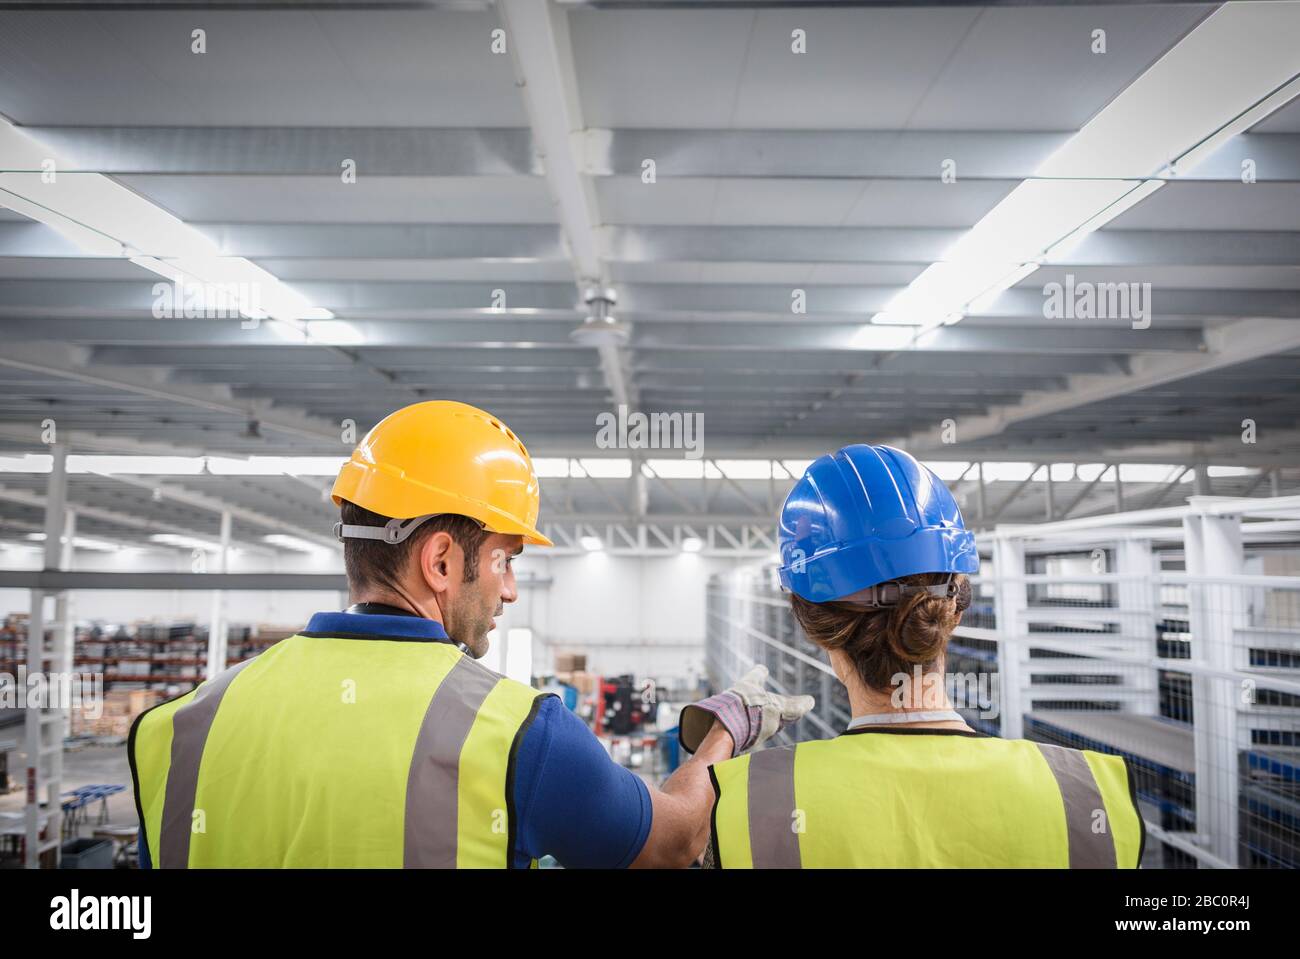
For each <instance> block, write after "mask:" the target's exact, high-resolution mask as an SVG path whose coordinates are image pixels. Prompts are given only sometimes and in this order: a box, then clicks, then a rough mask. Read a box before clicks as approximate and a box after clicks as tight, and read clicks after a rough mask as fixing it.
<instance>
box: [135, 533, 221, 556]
mask: <svg viewBox="0 0 1300 959" xmlns="http://www.w3.org/2000/svg"><path fill="white" fill-rule="evenodd" d="M149 539H150V540H152V541H153V542H155V543H161V544H163V545H164V546H179V547H181V548H182V549H201V550H204V551H205V552H209V553H219V552H221V545H220V544H219V543H212V542H209V541H208V540H204V539H199V538H198V537H196V536H183V535H181V534H179V533H154V534H153V535H152V536H150V537H149Z"/></svg>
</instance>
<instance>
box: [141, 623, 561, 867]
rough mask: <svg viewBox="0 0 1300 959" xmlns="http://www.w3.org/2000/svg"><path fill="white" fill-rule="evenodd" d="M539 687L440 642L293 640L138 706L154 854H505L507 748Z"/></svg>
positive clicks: (177, 861)
mask: <svg viewBox="0 0 1300 959" xmlns="http://www.w3.org/2000/svg"><path fill="white" fill-rule="evenodd" d="M541 695H542V694H539V693H538V692H537V691H536V690H534V689H532V688H530V687H528V686H525V685H523V684H522V683H516V682H514V681H512V680H509V679H505V678H503V677H501V676H499V675H497V674H496V673H493V672H491V671H490V670H488V669H486V668H485V667H483V666H481V665H480V664H479V663H477V662H475V661H474V660H472V659H470V658H469V657H467V656H465V655H464V654H462V653H461V652H459V651H458V650H457V649H456V648H455V647H454V646H451V645H450V644H447V643H425V642H405V641H397V640H379V639H377V640H374V641H370V640H364V639H341V638H338V639H335V638H319V637H303V636H294V637H291V638H289V639H286V640H284V641H282V642H280V643H277V644H276V645H275V646H272V647H271V648H270V649H268V650H267V651H266V652H264V653H263V654H262V655H261V656H259V657H257V658H255V659H252V660H248V661H246V662H244V663H240V664H239V665H238V666H236V667H233V668H232V669H229V670H226V671H225V672H223V673H221V674H220V675H219V676H217V677H216V678H215V679H214V680H211V681H209V682H206V683H204V684H203V685H201V686H200V687H199V688H198V689H197V690H195V691H193V692H190V693H187V694H186V695H184V696H182V697H179V698H178V699H175V700H172V701H170V702H168V703H164V704H162V705H161V706H158V707H155V708H154V709H152V710H149V711H148V712H146V713H144V714H142V715H141V716H140V717H139V719H137V721H136V724H135V727H134V729H133V730H132V734H131V740H130V743H129V748H128V751H129V755H130V759H131V764H132V772H133V775H134V777H135V780H136V794H137V805H138V808H139V811H140V816H141V825H142V827H143V830H144V835H145V841H146V842H147V843H148V848H149V852H150V857H151V860H152V861H153V862H154V863H155V864H156V865H158V866H161V867H164V868H168V867H170V868H176V867H180V868H185V867H197V866H254V867H256V866H303V867H311V866H436V867H452V866H461V867H465V866H469V867H484V866H507V865H511V863H510V856H511V854H512V853H511V850H512V848H513V845H514V842H513V840H514V831H515V828H516V823H515V817H514V810H513V809H512V798H513V797H511V796H510V795H509V790H510V789H511V788H513V776H512V767H513V762H514V752H515V749H516V747H517V742H518V740H519V738H521V734H522V732H523V731H524V730H525V729H526V728H527V726H528V724H529V722H530V721H531V718H532V717H533V716H534V715H535V712H536V707H537V706H538V705H539V704H540V700H541Z"/></svg>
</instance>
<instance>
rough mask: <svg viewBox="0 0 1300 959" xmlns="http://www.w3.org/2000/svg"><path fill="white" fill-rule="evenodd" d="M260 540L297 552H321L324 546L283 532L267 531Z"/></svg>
mask: <svg viewBox="0 0 1300 959" xmlns="http://www.w3.org/2000/svg"><path fill="white" fill-rule="evenodd" d="M262 542H263V543H270V544H271V545H272V546H279V547H281V548H282V549H291V550H294V551H295V552H298V553H321V552H324V551H325V547H324V546H319V545H317V544H316V543H310V542H308V541H307V540H305V539H299V538H298V537H297V536H288V535H286V534H284V533H268V534H267V535H266V536H263V537H262Z"/></svg>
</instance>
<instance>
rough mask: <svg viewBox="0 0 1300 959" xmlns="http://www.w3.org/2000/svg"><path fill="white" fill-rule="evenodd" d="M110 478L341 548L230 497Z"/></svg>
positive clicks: (121, 477) (115, 475)
mask: <svg viewBox="0 0 1300 959" xmlns="http://www.w3.org/2000/svg"><path fill="white" fill-rule="evenodd" d="M100 475H102V476H104V477H105V478H106V479H112V480H116V481H117V482H119V483H124V484H126V485H127V486H133V487H135V488H136V489H143V490H148V491H149V492H150V493H153V494H155V495H157V496H159V497H161V498H163V499H169V500H174V501H175V502H177V503H184V504H185V505H186V506H193V507H195V508H196V509H202V510H208V511H209V512H212V513H216V514H217V515H221V514H222V513H229V514H230V515H231V516H233V517H235V518H236V519H241V520H243V521H244V522H246V523H252V524H253V525H255V526H261V527H264V528H266V529H270V530H275V531H276V532H280V533H289V534H290V535H292V536H297V537H298V538H300V539H305V540H308V541H309V542H312V543H315V544H316V545H318V546H324V547H327V548H329V549H332V550H338V549H340V548H341V547H340V545H339V541H338V540H337V539H334V538H333V537H330V536H322V535H321V534H320V533H317V532H314V531H312V530H309V529H304V528H303V527H301V526H297V525H295V524H293V523H287V522H285V521H284V520H282V519H277V518H276V517H274V516H267V515H266V514H265V513H259V512H258V511H257V510H254V509H249V508H248V507H246V506H239V505H237V504H235V503H231V502H229V501H227V500H223V499H218V498H217V497H215V496H208V495H207V494H206V493H197V492H195V491H194V490H189V489H185V488H184V487H182V486H174V485H169V484H166V483H159V482H154V481H151V480H146V479H140V478H139V477H136V476H124V475H122V474H120V473H104V474H100Z"/></svg>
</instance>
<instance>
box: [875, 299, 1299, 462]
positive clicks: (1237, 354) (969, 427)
mask: <svg viewBox="0 0 1300 959" xmlns="http://www.w3.org/2000/svg"><path fill="white" fill-rule="evenodd" d="M1205 340H1206V346H1207V349H1206V351H1205V352H1204V353H1192V354H1182V355H1163V356H1161V355H1155V354H1146V355H1142V356H1137V357H1134V358H1132V359H1131V360H1130V367H1131V368H1130V370H1129V372H1128V373H1122V374H1109V375H1107V374H1101V375H1098V374H1091V373H1084V374H1077V375H1074V376H1071V377H1070V378H1069V380H1068V383H1067V385H1066V387H1065V389H1063V390H1053V391H1047V392H1033V393H1029V394H1026V395H1025V397H1024V398H1022V399H1021V400H1020V401H1019V402H1017V403H1014V404H1011V405H1009V406H1004V407H1001V408H999V409H996V410H994V411H992V412H990V413H988V414H985V415H983V416H978V417H974V418H970V419H959V420H957V426H956V439H957V448H958V449H960V446H961V445H962V444H966V443H970V442H972V441H974V440H982V439H986V438H988V437H992V436H997V435H999V434H1000V433H1002V432H1003V431H1004V430H1005V429H1006V428H1007V427H1008V426H1011V425H1012V424H1014V423H1020V422H1024V421H1026V420H1033V419H1037V418H1039V417H1042V416H1050V415H1051V414H1053V413H1060V412H1063V411H1066V410H1071V409H1074V408H1076V407H1080V406H1086V405H1088V404H1089V403H1096V402H1100V401H1102V400H1110V399H1114V398H1116V397H1119V396H1125V395H1127V394H1129V393H1136V392H1138V391H1139V390H1145V389H1150V388H1152V387H1156V386H1161V385H1163V384H1165V383H1173V382H1177V381H1179V380H1183V379H1186V378H1188V377H1191V376H1197V375H1199V374H1202V373H1210V372H1213V371H1214V370H1218V369H1222V368H1224V367H1228V366H1234V365H1236V364H1238V363H1245V362H1248V361H1250V360H1255V359H1259V358H1260V357H1265V356H1272V355H1274V354H1279V353H1285V352H1287V351H1289V350H1295V349H1300V323H1297V322H1295V321H1287V320H1271V319H1250V320H1238V321H1236V322H1235V323H1229V324H1226V325H1224V326H1221V327H1217V328H1215V329H1211V330H1206V331H1205ZM942 433H943V430H942V427H941V426H936V427H935V428H934V429H933V430H931V431H930V432H928V433H925V434H920V435H913V436H908V437H902V438H899V439H896V440H892V441H891V443H892V444H894V445H903V446H905V447H906V448H907V449H909V450H910V451H912V452H927V451H933V450H942V449H948V450H952V451H953V452H956V451H957V450H956V449H954V447H953V446H951V445H946V444H945V443H944V442H943V437H942Z"/></svg>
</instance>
